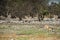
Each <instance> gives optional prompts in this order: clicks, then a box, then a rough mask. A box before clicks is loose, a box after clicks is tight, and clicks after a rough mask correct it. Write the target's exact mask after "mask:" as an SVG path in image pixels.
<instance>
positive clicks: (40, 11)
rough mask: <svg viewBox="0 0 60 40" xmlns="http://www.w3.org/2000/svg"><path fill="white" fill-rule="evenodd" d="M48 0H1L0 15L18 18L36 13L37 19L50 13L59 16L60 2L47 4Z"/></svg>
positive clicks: (32, 15)
mask: <svg viewBox="0 0 60 40" xmlns="http://www.w3.org/2000/svg"><path fill="white" fill-rule="evenodd" d="M48 2H49V0H1V1H0V16H4V17H7V16H8V15H11V18H16V17H18V18H19V19H20V20H22V18H25V16H31V17H32V18H33V17H35V16H36V15H38V19H39V20H40V18H42V19H41V20H43V18H44V16H47V15H52V14H53V15H58V16H60V3H59V4H56V3H53V2H52V3H51V5H48ZM53 15H52V16H53ZM52 16H50V17H52ZM0 19H1V18H0Z"/></svg>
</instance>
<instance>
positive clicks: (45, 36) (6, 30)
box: [0, 24, 60, 40]
mask: <svg viewBox="0 0 60 40" xmlns="http://www.w3.org/2000/svg"><path fill="white" fill-rule="evenodd" d="M45 25H47V24H44V25H38V24H30V25H27V24H24V25H22V24H0V34H12V33H15V34H16V36H17V37H16V40H50V39H51V40H60V39H59V38H60V25H47V26H48V27H49V28H51V30H49V29H47V28H45Z"/></svg>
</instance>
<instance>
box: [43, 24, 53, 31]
mask: <svg viewBox="0 0 60 40" xmlns="http://www.w3.org/2000/svg"><path fill="white" fill-rule="evenodd" d="M44 28H45V29H47V30H49V31H52V30H53V28H52V27H50V26H48V25H45V26H44Z"/></svg>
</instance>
